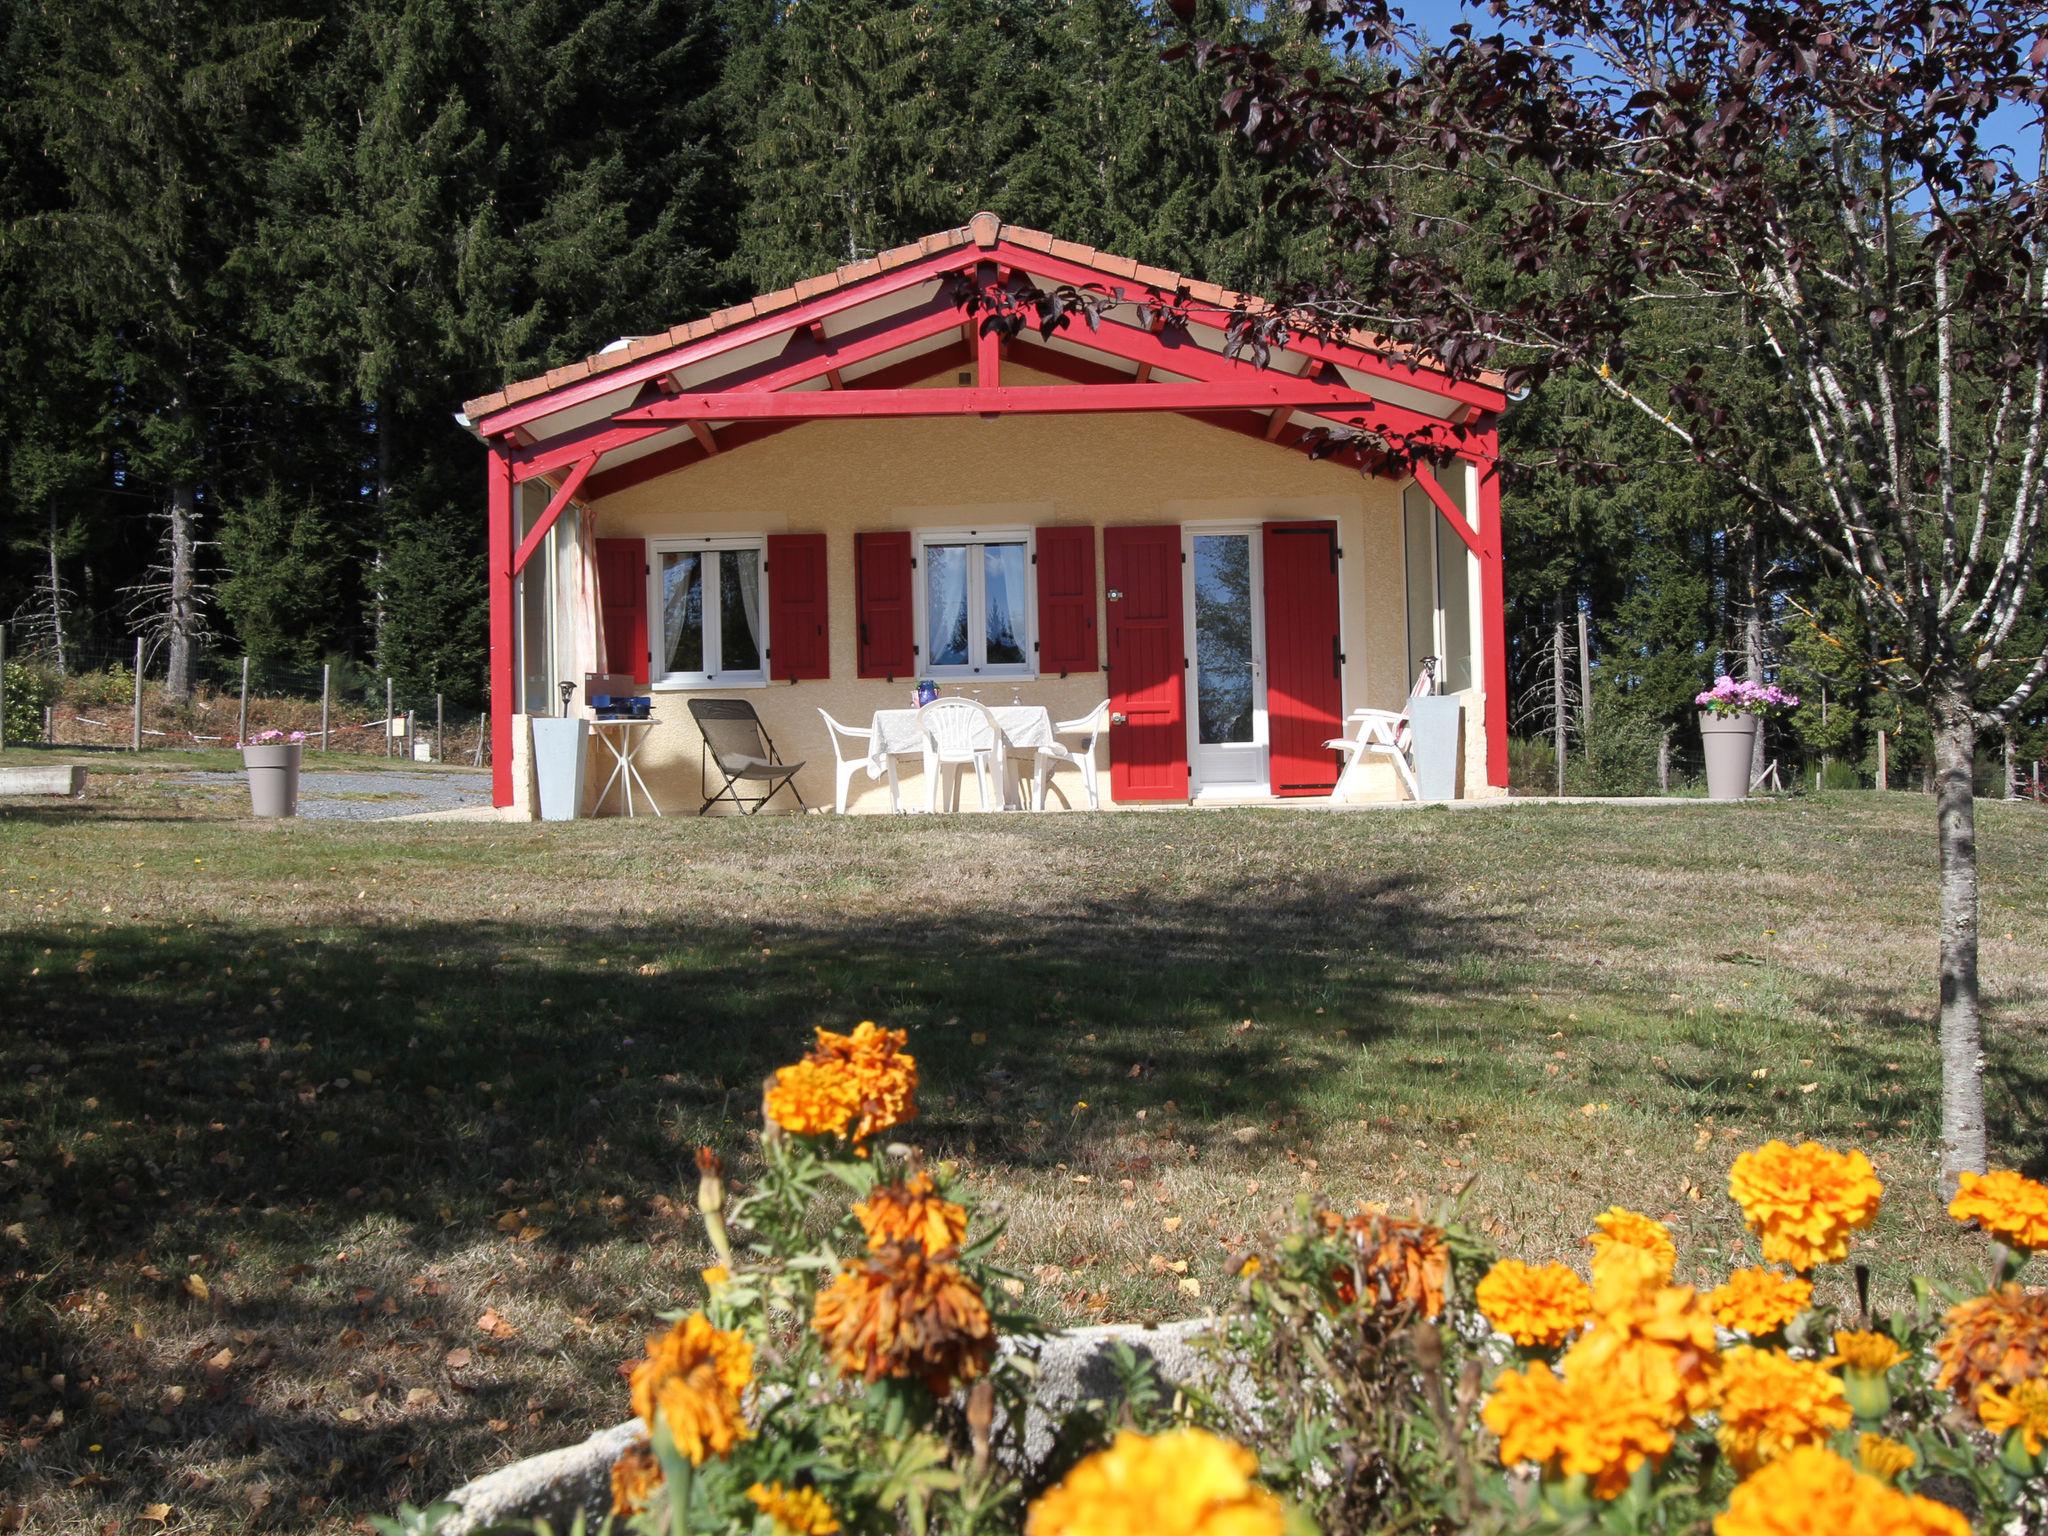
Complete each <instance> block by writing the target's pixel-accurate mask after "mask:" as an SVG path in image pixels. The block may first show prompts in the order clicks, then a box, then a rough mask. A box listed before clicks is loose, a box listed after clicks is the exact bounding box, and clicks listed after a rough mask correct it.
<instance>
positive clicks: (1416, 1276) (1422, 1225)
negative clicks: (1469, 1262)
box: [1323, 1206, 1451, 1318]
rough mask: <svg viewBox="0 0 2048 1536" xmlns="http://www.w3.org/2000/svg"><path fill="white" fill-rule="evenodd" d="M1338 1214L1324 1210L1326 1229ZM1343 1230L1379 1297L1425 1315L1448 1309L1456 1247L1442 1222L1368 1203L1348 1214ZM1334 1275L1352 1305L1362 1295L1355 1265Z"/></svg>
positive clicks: (1359, 1267) (1343, 1297) (1369, 1285)
mask: <svg viewBox="0 0 2048 1536" xmlns="http://www.w3.org/2000/svg"><path fill="white" fill-rule="evenodd" d="M1336 1220H1337V1218H1336V1217H1335V1215H1334V1214H1332V1213H1330V1212H1327V1211H1326V1212H1324V1213H1323V1224H1324V1226H1325V1228H1326V1229H1328V1228H1329V1227H1331V1226H1332V1225H1333V1224H1334V1223H1335V1222H1336ZM1341 1230H1342V1232H1343V1234H1344V1236H1345V1237H1346V1238H1347V1239H1348V1240H1349V1242H1350V1244H1351V1246H1352V1248H1353V1249H1354V1250H1355V1252H1356V1254H1357V1259H1356V1266H1357V1277H1358V1278H1360V1279H1363V1280H1364V1282H1365V1289H1366V1292H1367V1294H1368V1295H1369V1296H1370V1297H1371V1298H1372V1299H1373V1300H1374V1301H1375V1302H1377V1303H1378V1304H1380V1305H1383V1306H1395V1307H1405V1308H1407V1309H1408V1310H1410V1311H1412V1312H1415V1313H1417V1314H1419V1315H1420V1316H1422V1317H1424V1318H1435V1317H1439V1316H1441V1315H1442V1313H1443V1310H1444V1287H1445V1285H1446V1284H1448V1283H1449V1281H1450V1277H1451V1249H1450V1244H1449V1243H1448V1241H1447V1240H1446V1239H1445V1236H1444V1230H1443V1228H1442V1227H1435V1226H1431V1225H1430V1224H1429V1223H1428V1222H1426V1221H1423V1220H1421V1219H1420V1218H1419V1217H1407V1216H1394V1215H1390V1214H1389V1213H1387V1212H1386V1211H1383V1210H1379V1209H1376V1208H1374V1207H1372V1206H1367V1207H1365V1208H1364V1209H1363V1210H1361V1211H1359V1212H1358V1213H1357V1214H1356V1215H1353V1216H1349V1217H1346V1218H1344V1221H1343V1225H1342V1229H1341ZM1334 1279H1335V1282H1336V1287H1337V1298H1338V1300H1340V1301H1342V1302H1343V1303H1344V1304H1345V1305H1346V1306H1349V1305H1350V1304H1351V1303H1352V1302H1354V1301H1356V1300H1357V1299H1358V1287H1357V1285H1356V1283H1355V1282H1354V1278H1353V1270H1352V1267H1351V1266H1349V1265H1347V1266H1345V1267H1343V1268H1341V1269H1339V1270H1338V1271H1337V1274H1336V1275H1335V1277H1334Z"/></svg>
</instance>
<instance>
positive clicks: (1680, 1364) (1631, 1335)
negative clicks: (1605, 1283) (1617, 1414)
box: [1558, 1285, 1720, 1428]
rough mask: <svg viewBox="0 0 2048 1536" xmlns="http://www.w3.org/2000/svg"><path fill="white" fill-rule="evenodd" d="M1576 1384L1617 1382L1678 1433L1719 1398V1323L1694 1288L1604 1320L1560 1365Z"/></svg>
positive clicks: (1665, 1291)
mask: <svg viewBox="0 0 2048 1536" xmlns="http://www.w3.org/2000/svg"><path fill="white" fill-rule="evenodd" d="M1558 1365H1559V1368H1560V1369H1561V1370H1562V1371H1563V1372H1564V1375H1565V1379H1566V1380H1567V1381H1571V1382H1579V1381H1595V1380H1599V1379H1602V1378H1608V1379H1611V1380H1612V1381H1613V1382H1614V1383H1615V1384H1616V1385H1617V1388H1619V1389H1623V1390H1626V1391H1627V1392H1629V1393H1631V1394H1633V1395H1634V1396H1636V1397H1640V1398H1642V1399H1643V1400H1644V1401H1646V1402H1649V1403H1652V1404H1654V1405H1655V1406H1656V1409H1657V1412H1658V1414H1659V1416H1660V1417H1661V1419H1662V1420H1663V1422H1664V1423H1666V1424H1668V1425H1671V1426H1672V1427H1674V1428H1675V1427H1676V1426H1678V1425H1680V1424H1683V1423H1684V1422H1685V1421H1686V1420H1687V1419H1688V1418H1690V1417H1692V1416H1693V1415H1694V1414H1696V1413H1700V1412H1702V1411H1704V1410H1705V1409H1706V1408H1707V1407H1708V1406H1709V1405H1710V1404H1711V1403H1712V1402H1713V1398H1714V1376H1715V1372H1716V1371H1717V1370H1718V1369H1719V1368H1720V1357H1719V1355H1718V1354H1717V1353H1716V1350H1715V1341H1714V1319H1713V1315H1712V1314H1711V1313H1709V1312H1708V1311H1707V1308H1706V1303H1705V1302H1704V1300H1702V1299H1701V1297H1700V1296H1699V1295H1698V1293H1697V1292H1695V1291H1694V1290H1692V1288H1691V1287H1689V1286H1682V1285H1668V1286H1662V1287H1660V1288H1658V1289H1656V1290H1653V1291H1646V1292H1644V1293H1642V1294H1641V1295H1640V1296H1638V1297H1636V1298H1635V1299H1633V1300H1631V1301H1629V1302H1627V1303H1625V1304H1622V1305H1619V1306H1615V1307H1612V1308H1610V1309H1609V1310H1607V1311H1606V1312H1601V1311H1599V1310H1598V1308H1597V1301H1596V1308H1595V1312H1594V1318H1593V1326H1592V1327H1591V1328H1589V1329H1587V1330H1586V1332H1585V1333H1583V1334H1581V1335H1580V1336H1579V1338H1578V1339H1577V1341H1576V1342H1574V1343H1573V1344H1572V1346H1571V1348H1569V1349H1567V1350H1566V1351H1565V1352H1564V1356H1563V1358H1562V1359H1561V1360H1560V1361H1559V1362H1558Z"/></svg>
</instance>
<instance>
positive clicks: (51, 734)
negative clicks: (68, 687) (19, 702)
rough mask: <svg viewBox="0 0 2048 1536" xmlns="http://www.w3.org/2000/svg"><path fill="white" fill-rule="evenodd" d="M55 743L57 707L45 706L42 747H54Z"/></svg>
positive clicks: (52, 705)
mask: <svg viewBox="0 0 2048 1536" xmlns="http://www.w3.org/2000/svg"><path fill="white" fill-rule="evenodd" d="M56 741H57V706H56V705H54V704H45V705H44V706H43V745H44V746H46V747H48V746H54V745H55V744H56Z"/></svg>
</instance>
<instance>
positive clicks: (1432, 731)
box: [1408, 693, 1465, 800]
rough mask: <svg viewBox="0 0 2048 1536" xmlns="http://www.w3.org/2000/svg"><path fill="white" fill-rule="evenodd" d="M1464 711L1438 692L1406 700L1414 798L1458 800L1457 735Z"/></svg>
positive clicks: (1451, 698) (1457, 702)
mask: <svg viewBox="0 0 2048 1536" xmlns="http://www.w3.org/2000/svg"><path fill="white" fill-rule="evenodd" d="M1464 720H1465V709H1464V706H1463V705H1462V704H1461V703H1459V701H1458V700H1457V699H1456V698H1455V697H1453V696H1451V695H1449V694H1441V693H1431V694H1425V695H1423V696H1422V697H1421V698H1419V699H1410V700H1409V701H1408V742H1409V751H1410V754H1411V756H1413V758H1414V759H1415V789H1416V795H1415V798H1416V799H1418V800H1455V799H1457V798H1458V745H1459V743H1458V735H1459V727H1460V726H1461V725H1463V724H1464Z"/></svg>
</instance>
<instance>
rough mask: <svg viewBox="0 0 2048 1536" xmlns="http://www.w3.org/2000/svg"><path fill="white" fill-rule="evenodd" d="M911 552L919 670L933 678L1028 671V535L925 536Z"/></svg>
mask: <svg viewBox="0 0 2048 1536" xmlns="http://www.w3.org/2000/svg"><path fill="white" fill-rule="evenodd" d="M918 552H919V559H918V570H919V572H920V573H921V574H922V576H923V578H924V582H923V588H922V597H923V601H922V605H921V606H920V608H919V610H918V619H919V626H920V627H919V635H920V638H921V640H922V642H923V645H924V670H925V671H926V672H927V673H929V674H930V675H932V676H934V677H1028V676H1030V675H1032V674H1033V673H1035V672H1036V671H1037V670H1038V669H1037V664H1036V662H1035V661H1034V660H1033V658H1032V651H1031V642H1032V633H1031V623H1032V618H1031V616H1032V612H1033V608H1034V605H1033V602H1032V595H1031V535H1030V533H1029V532H1028V531H1027V530H1024V529H1009V530H1000V531H995V532H984V531H982V530H979V529H971V530H969V531H968V532H966V533H959V534H953V533H935V534H928V535H925V536H924V537H923V538H921V539H920V540H919V541H918Z"/></svg>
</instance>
